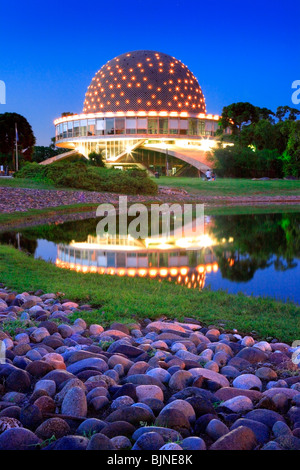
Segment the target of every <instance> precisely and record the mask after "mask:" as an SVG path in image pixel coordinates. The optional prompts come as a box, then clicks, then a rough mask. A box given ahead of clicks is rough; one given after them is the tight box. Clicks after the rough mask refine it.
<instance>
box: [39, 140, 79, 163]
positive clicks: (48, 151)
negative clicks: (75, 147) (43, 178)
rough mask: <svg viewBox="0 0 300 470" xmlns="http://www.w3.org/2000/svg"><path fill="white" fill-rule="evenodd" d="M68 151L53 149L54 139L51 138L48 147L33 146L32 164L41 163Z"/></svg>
mask: <svg viewBox="0 0 300 470" xmlns="http://www.w3.org/2000/svg"><path fill="white" fill-rule="evenodd" d="M69 151H70V149H65V148H58V147H55V137H52V138H51V144H50V145H49V146H48V147H45V146H43V145H35V146H34V149H33V155H32V161H33V162H37V163H40V162H43V161H44V160H47V159H48V158H51V157H55V156H56V155H60V154H61V153H65V152H69Z"/></svg>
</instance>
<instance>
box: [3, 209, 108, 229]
mask: <svg viewBox="0 0 300 470" xmlns="http://www.w3.org/2000/svg"><path fill="white" fill-rule="evenodd" d="M98 205H99V204H73V205H69V206H57V207H48V208H46V209H31V210H28V211H26V212H12V213H3V214H0V229H1V230H4V229H6V228H10V227H14V226H15V227H17V226H21V225H22V224H24V223H26V224H30V223H31V222H32V223H33V222H36V221H38V220H40V223H41V224H42V223H45V220H46V219H47V218H51V217H53V216H55V217H57V218H59V217H60V216H62V215H64V214H74V213H78V214H79V213H82V212H90V211H95V213H96V208H97V207H98Z"/></svg>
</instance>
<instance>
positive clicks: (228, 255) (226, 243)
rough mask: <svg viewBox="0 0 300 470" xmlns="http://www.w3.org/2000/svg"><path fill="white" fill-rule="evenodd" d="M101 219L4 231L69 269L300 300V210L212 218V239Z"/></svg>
mask: <svg viewBox="0 0 300 470" xmlns="http://www.w3.org/2000/svg"><path fill="white" fill-rule="evenodd" d="M97 222H98V220H97V219H86V220H80V221H75V222H65V223H62V224H57V225H56V224H52V225H42V226H36V227H32V228H26V229H23V230H20V231H19V232H16V231H11V232H5V233H0V243H6V244H7V243H9V244H12V245H14V246H15V247H16V248H19V249H22V250H25V251H26V252H28V253H30V254H31V255H32V256H34V257H35V258H42V259H44V260H46V261H49V262H52V263H55V264H56V265H57V266H59V267H60V268H62V269H73V270H76V271H80V272H95V273H99V275H101V274H110V275H116V276H132V277H133V276H140V277H149V278H153V279H156V280H157V281H160V280H162V279H166V280H168V281H170V282H175V283H178V284H184V285H186V286H187V287H189V288H195V289H203V288H204V287H205V288H210V289H213V290H216V289H224V290H227V291H228V292H229V293H238V292H243V293H245V294H247V295H255V296H268V297H273V298H276V299H280V300H283V301H286V300H292V301H294V302H296V303H298V304H300V265H299V259H300V213H280V214H279V213H278V214H259V215H218V216H206V217H205V243H203V238H202V242H201V239H200V238H199V239H198V240H190V239H187V240H184V243H183V240H182V239H181V240H178V239H176V238H174V237H173V238H170V239H169V240H167V241H166V240H164V241H163V242H162V241H159V240H154V241H152V242H151V241H149V240H141V239H139V240H136V239H132V238H130V237H127V238H121V237H119V236H117V235H114V236H112V235H110V234H107V235H106V236H103V237H99V236H98V237H97V236H96V225H97Z"/></svg>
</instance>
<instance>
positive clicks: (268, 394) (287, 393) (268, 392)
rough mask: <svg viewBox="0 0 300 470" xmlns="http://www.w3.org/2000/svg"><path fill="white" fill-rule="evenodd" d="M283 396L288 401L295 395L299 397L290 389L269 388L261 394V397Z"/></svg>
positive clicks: (297, 393) (295, 391)
mask: <svg viewBox="0 0 300 470" xmlns="http://www.w3.org/2000/svg"><path fill="white" fill-rule="evenodd" d="M279 393H280V394H283V395H285V396H286V398H288V399H293V398H294V397H295V396H296V395H299V392H298V391H297V390H293V389H292V388H277V387H274V388H270V390H266V391H265V392H263V396H265V397H269V398H273V397H274V396H275V395H277V394H279Z"/></svg>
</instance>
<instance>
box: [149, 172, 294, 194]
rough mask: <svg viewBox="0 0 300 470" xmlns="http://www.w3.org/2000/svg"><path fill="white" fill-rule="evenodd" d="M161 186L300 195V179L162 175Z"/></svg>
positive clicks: (206, 191) (195, 191)
mask: <svg viewBox="0 0 300 470" xmlns="http://www.w3.org/2000/svg"><path fill="white" fill-rule="evenodd" d="M157 183H158V185H159V186H172V187H178V188H184V189H185V190H186V191H188V192H190V193H192V194H199V195H202V196H291V195H298V196H300V181H293V180H279V181H272V180H269V181H252V180H250V179H249V180H248V179H242V178H238V179H234V178H217V179H216V181H203V180H202V179H201V178H181V177H178V178H176V177H172V176H161V177H160V178H159V179H158V180H157Z"/></svg>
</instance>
